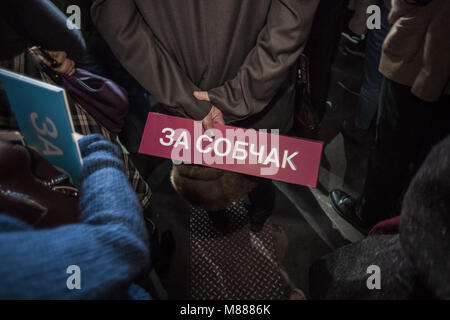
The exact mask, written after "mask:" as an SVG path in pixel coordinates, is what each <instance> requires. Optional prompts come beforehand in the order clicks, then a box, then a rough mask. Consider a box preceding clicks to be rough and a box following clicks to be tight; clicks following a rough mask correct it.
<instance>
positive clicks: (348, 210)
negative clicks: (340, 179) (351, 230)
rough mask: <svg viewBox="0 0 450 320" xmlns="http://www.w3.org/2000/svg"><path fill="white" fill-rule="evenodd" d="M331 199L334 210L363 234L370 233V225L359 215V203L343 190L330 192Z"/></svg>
mask: <svg viewBox="0 0 450 320" xmlns="http://www.w3.org/2000/svg"><path fill="white" fill-rule="evenodd" d="M330 200H331V204H332V206H333V208H334V210H335V211H336V212H337V213H338V214H339V215H340V216H341V217H342V218H344V219H345V220H346V221H347V222H348V223H350V224H351V225H352V226H353V227H355V228H356V229H358V231H360V232H361V233H363V234H368V232H369V230H370V226H369V225H367V224H366V223H365V222H364V221H363V220H362V219H361V218H360V217H359V216H358V213H357V211H358V203H357V201H356V200H355V199H353V198H352V197H351V196H349V195H348V194H347V193H345V192H344V191H341V190H333V191H331V192H330Z"/></svg>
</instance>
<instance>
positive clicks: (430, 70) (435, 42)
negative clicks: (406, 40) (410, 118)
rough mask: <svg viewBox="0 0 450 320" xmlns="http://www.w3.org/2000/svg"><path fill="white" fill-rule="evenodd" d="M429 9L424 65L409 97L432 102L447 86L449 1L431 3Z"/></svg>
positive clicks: (449, 39)
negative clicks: (412, 95)
mask: <svg viewBox="0 0 450 320" xmlns="http://www.w3.org/2000/svg"><path fill="white" fill-rule="evenodd" d="M428 6H429V8H428V9H429V10H430V13H429V24H428V28H427V30H426V32H425V33H424V48H425V49H424V50H423V57H422V61H423V65H422V67H421V69H420V72H419V74H418V75H417V77H416V79H415V81H414V83H413V85H412V93H413V94H415V95H416V96H418V97H421V98H422V99H423V100H425V101H429V102H435V101H437V100H439V98H440V97H441V96H442V95H443V94H444V93H445V90H446V88H447V86H448V85H449V84H450V27H449V26H450V25H449V22H448V19H449V15H450V1H434V3H433V2H432V3H430V4H429V5H428Z"/></svg>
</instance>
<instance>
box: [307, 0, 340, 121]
mask: <svg viewBox="0 0 450 320" xmlns="http://www.w3.org/2000/svg"><path fill="white" fill-rule="evenodd" d="M347 5H348V0H321V1H320V3H319V7H318V8H317V11H316V15H315V17H314V21H313V25H312V28H311V33H310V35H309V40H308V43H307V45H306V48H305V54H306V55H307V56H308V58H309V61H310V78H311V80H310V81H311V98H312V103H313V105H314V107H315V108H316V110H317V111H318V113H319V115H320V118H322V117H323V115H324V114H325V112H326V108H325V106H326V104H325V103H326V101H327V98H328V91H329V88H330V74H331V65H332V63H333V59H334V56H335V54H336V52H337V48H338V44H339V40H340V36H341V31H342V29H343V26H344V23H345V21H346V15H347Z"/></svg>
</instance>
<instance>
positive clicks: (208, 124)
mask: <svg viewBox="0 0 450 320" xmlns="http://www.w3.org/2000/svg"><path fill="white" fill-rule="evenodd" d="M202 124H203V129H205V130H209V129H213V128H214V122H213V120H212V117H211V116H210V115H208V116H206V118H205V119H203V121H202Z"/></svg>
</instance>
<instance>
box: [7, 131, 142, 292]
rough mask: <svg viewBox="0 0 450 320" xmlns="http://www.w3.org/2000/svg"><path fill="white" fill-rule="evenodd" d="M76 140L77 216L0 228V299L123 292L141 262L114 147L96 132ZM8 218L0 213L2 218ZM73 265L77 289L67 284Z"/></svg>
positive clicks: (138, 228) (137, 214) (136, 209)
mask: <svg viewBox="0 0 450 320" xmlns="http://www.w3.org/2000/svg"><path fill="white" fill-rule="evenodd" d="M80 147H81V151H82V154H83V161H84V164H83V171H82V176H81V177H80V181H81V188H80V199H79V211H80V220H81V221H80V223H78V224H73V225H68V226H62V227H59V228H56V229H50V230H34V229H31V228H30V227H29V228H27V227H26V225H25V227H24V228H21V229H22V230H20V231H19V230H12V231H10V232H2V233H0V261H1V263H0V278H1V279H2V280H1V281H0V282H1V286H0V299H108V298H126V294H127V292H128V288H129V287H130V285H131V283H132V282H133V281H134V280H135V279H136V277H137V276H138V275H139V274H140V272H142V271H143V270H144V268H145V267H147V266H148V264H149V249H148V239H147V232H146V230H145V225H144V221H143V218H142V213H141V207H140V204H139V202H138V200H137V198H136V196H135V194H134V192H133V190H132V188H131V186H130V185H129V183H128V181H127V178H126V176H125V173H124V164H123V162H122V161H121V160H119V157H118V151H117V150H116V147H115V146H113V145H112V144H111V143H110V142H107V141H105V140H104V138H102V137H101V136H99V135H93V136H88V137H86V138H83V139H82V140H80ZM61 210H64V208H61ZM5 219H6V220H5ZM8 219H10V218H8V217H0V221H1V224H2V226H4V225H5V223H8ZM16 224H17V223H16ZM21 224H23V223H21ZM10 230H11V228H10ZM73 265H76V266H78V267H79V268H80V271H81V272H80V275H81V277H80V280H81V282H80V284H81V288H80V289H79V290H77V289H75V290H69V289H68V286H67V282H68V280H69V283H70V279H69V277H70V276H71V274H70V273H68V267H69V266H73Z"/></svg>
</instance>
